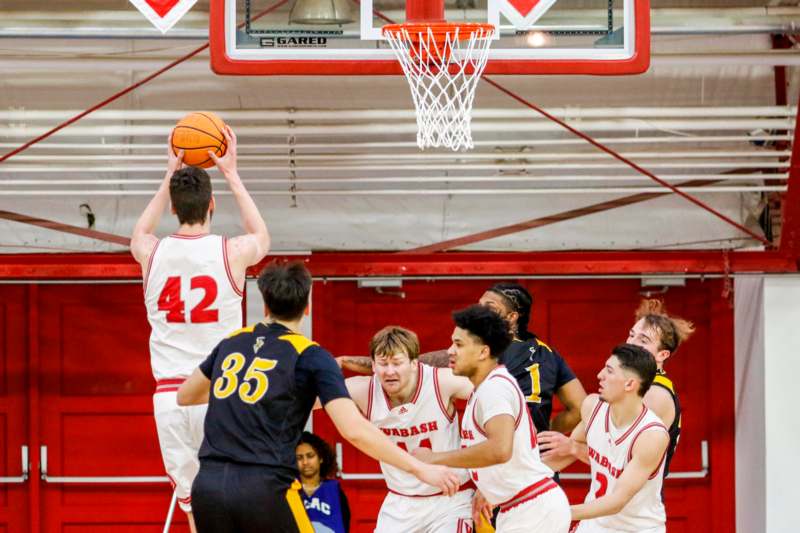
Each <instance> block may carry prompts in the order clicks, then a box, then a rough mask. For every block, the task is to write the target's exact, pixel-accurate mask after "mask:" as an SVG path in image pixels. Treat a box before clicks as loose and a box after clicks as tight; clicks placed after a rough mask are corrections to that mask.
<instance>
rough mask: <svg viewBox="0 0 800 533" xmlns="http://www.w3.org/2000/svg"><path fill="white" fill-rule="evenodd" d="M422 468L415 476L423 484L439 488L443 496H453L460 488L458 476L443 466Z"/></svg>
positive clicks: (425, 466)
mask: <svg viewBox="0 0 800 533" xmlns="http://www.w3.org/2000/svg"><path fill="white" fill-rule="evenodd" d="M421 466H422V468H420V470H419V471H418V472H415V473H414V475H415V476H416V477H417V478H418V479H419V480H420V481H422V482H423V483H427V484H428V485H431V486H433V487H437V488H438V489H439V490H441V491H442V494H445V495H447V496H452V495H453V494H455V493H456V492H458V489H459V487H460V483H459V481H458V476H457V475H456V473H455V472H454V471H452V470H451V469H449V468H448V467H446V466H442V465H426V464H423V465H421Z"/></svg>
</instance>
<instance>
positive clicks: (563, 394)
mask: <svg viewBox="0 0 800 533" xmlns="http://www.w3.org/2000/svg"><path fill="white" fill-rule="evenodd" d="M556 395H557V396H558V399H559V401H561V405H563V406H564V410H563V411H561V412H560V413H558V415H556V417H555V418H554V419H553V421H552V422H551V423H550V428H551V429H552V430H553V431H560V432H561V433H567V432H569V431H572V430H573V429H574V428H575V426H577V425H578V422H580V421H581V405H582V404H583V400H585V399H586V391H585V390H584V389H583V385H581V382H580V381H579V380H578V379H577V378H575V379H573V380H571V381H568V382H567V383H564V384H563V385H562V386H561V387H560V388H559V389H558V390H557V391H556Z"/></svg>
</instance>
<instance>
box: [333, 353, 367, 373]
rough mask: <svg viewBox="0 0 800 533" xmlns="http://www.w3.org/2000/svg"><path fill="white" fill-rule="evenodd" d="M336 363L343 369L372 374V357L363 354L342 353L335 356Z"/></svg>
mask: <svg viewBox="0 0 800 533" xmlns="http://www.w3.org/2000/svg"><path fill="white" fill-rule="evenodd" d="M336 364H337V365H339V368H341V369H343V370H349V371H350V372H356V373H358V374H372V358H371V357H366V356H363V355H342V356H339V357H337V358H336Z"/></svg>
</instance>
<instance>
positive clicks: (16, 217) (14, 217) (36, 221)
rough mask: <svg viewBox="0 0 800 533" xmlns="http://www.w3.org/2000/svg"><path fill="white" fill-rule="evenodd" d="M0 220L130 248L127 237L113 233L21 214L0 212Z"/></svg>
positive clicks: (129, 241)
mask: <svg viewBox="0 0 800 533" xmlns="http://www.w3.org/2000/svg"><path fill="white" fill-rule="evenodd" d="M0 219H5V220H10V221H12V222H19V223H20V224H30V225H32V226H38V227H40V228H44V229H51V230H53V231H60V232H63V233H70V234H72V235H80V236H81V237H87V238H89V239H97V240H99V241H104V242H110V243H113V244H121V245H122V246H130V244H131V239H130V238H129V237H122V236H120V235H114V234H113V233H106V232H104V231H97V230H93V229H89V228H81V227H79V226H73V225H71V224H64V223H63V222H55V221H53V220H47V219H44V218H37V217H32V216H29V215H23V214H21V213H14V212H12V211H0Z"/></svg>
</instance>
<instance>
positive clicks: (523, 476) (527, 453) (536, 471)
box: [461, 365, 553, 505]
mask: <svg viewBox="0 0 800 533" xmlns="http://www.w3.org/2000/svg"><path fill="white" fill-rule="evenodd" d="M490 380H491V383H492V386H498V385H499V386H502V387H506V388H508V389H509V390H511V391H513V396H515V397H516V398H517V399H518V402H517V403H516V404H515V405H513V406H511V407H512V410H513V412H514V413H515V418H516V426H515V429H514V449H513V452H512V455H511V459H509V460H508V461H507V462H505V463H502V464H497V465H492V466H487V467H485V468H475V469H470V473H471V475H472V480H473V481H474V482H475V484H476V485H477V486H478V489H480V491H481V493H482V494H483V495H484V497H485V498H486V500H487V501H488V502H489V503H491V504H492V505H499V504H501V503H505V502H508V501H509V500H511V499H512V498H514V497H515V496H516V495H517V494H519V493H520V492H521V491H523V490H524V489H526V488H528V487H530V486H531V485H534V484H535V483H538V482H540V481H542V480H543V479H546V478H552V477H553V471H552V470H550V468H548V466H547V465H545V464H544V463H543V462H542V461H541V459H540V458H539V445H538V442H537V440H536V430H535V428H534V427H533V420H532V419H531V415H530V412H529V411H528V407H527V406H526V404H525V397H524V396H523V394H522V391H521V390H520V388H519V385H518V384H517V381H516V380H515V379H514V377H513V376H512V375H511V374H509V372H508V370H506V368H505V366H503V365H499V366H498V367H497V368H495V369H494V370H492V371H491V372H489V375H488V376H486V379H485V380H484V381H483V382H482V383H481V384H480V385H478V388H477V389H475V391H474V392H473V393H472V396H470V398H469V401H468V402H467V408H466V410H465V411H464V420H463V421H462V423H461V441H462V443H463V444H464V445H466V446H475V445H477V444H480V443H481V442H484V441H486V440H487V439H486V434H485V432H484V428H483V427H481V426H480V425H479V424H478V421H477V419H476V410H479V411H480V412H489V411H491V410H492V407H493V406H494V405H496V404H497V402H500V401H503V400H502V399H500V398H498V397H495V396H494V395H492V394H491V390H490V389H491V387H486V386H485V384H487V383H488V382H490Z"/></svg>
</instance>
